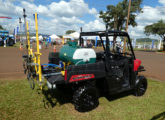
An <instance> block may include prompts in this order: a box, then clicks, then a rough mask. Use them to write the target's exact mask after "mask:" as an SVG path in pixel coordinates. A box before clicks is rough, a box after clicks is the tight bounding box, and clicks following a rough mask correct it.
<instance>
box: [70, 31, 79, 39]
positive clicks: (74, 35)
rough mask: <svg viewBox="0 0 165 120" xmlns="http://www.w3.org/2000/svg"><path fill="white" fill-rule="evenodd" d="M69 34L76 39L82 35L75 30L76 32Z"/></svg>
mask: <svg viewBox="0 0 165 120" xmlns="http://www.w3.org/2000/svg"><path fill="white" fill-rule="evenodd" d="M69 36H72V37H73V38H74V39H78V38H79V36H80V33H78V32H74V33H71V34H69Z"/></svg>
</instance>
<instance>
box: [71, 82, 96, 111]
mask: <svg viewBox="0 0 165 120" xmlns="http://www.w3.org/2000/svg"><path fill="white" fill-rule="evenodd" d="M98 98H99V97H98V91H97V89H96V87H94V86H91V85H84V86H81V87H79V88H78V89H77V90H76V91H75V92H74V94H73V104H74V106H75V109H76V110H77V111H79V112H87V111H90V110H93V109H95V108H96V107H97V106H98V105H99V101H98Z"/></svg>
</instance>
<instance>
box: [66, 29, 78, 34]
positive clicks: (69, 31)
mask: <svg viewBox="0 0 165 120" xmlns="http://www.w3.org/2000/svg"><path fill="white" fill-rule="evenodd" d="M74 32H76V31H75V30H67V31H66V34H67V35H69V34H71V33H74Z"/></svg>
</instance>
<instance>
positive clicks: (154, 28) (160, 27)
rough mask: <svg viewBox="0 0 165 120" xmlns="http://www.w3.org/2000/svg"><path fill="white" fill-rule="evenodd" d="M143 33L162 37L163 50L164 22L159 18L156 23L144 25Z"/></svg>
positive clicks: (164, 41) (164, 40) (164, 45)
mask: <svg viewBox="0 0 165 120" xmlns="http://www.w3.org/2000/svg"><path fill="white" fill-rule="evenodd" d="M144 33H145V34H146V35H147V36H149V35H151V34H153V35H159V36H160V37H161V38H162V39H163V51H165V22H163V20H159V21H158V22H157V23H153V24H151V25H147V26H145V30H144Z"/></svg>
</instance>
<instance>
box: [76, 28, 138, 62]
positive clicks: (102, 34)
mask: <svg viewBox="0 0 165 120" xmlns="http://www.w3.org/2000/svg"><path fill="white" fill-rule="evenodd" d="M82 36H99V37H100V40H101V44H102V46H103V49H104V51H105V52H106V53H110V50H109V38H108V37H109V36H116V37H117V36H123V37H127V38H128V44H129V45H130V50H131V53H132V56H133V58H134V59H136V57H135V53H134V50H133V47H132V44H131V40H130V37H129V35H128V33H127V32H124V31H110V30H107V31H95V32H80V38H79V40H80V46H82V47H83V46H84V40H83V38H82ZM102 37H106V47H105V46H104V44H103V39H102Z"/></svg>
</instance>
